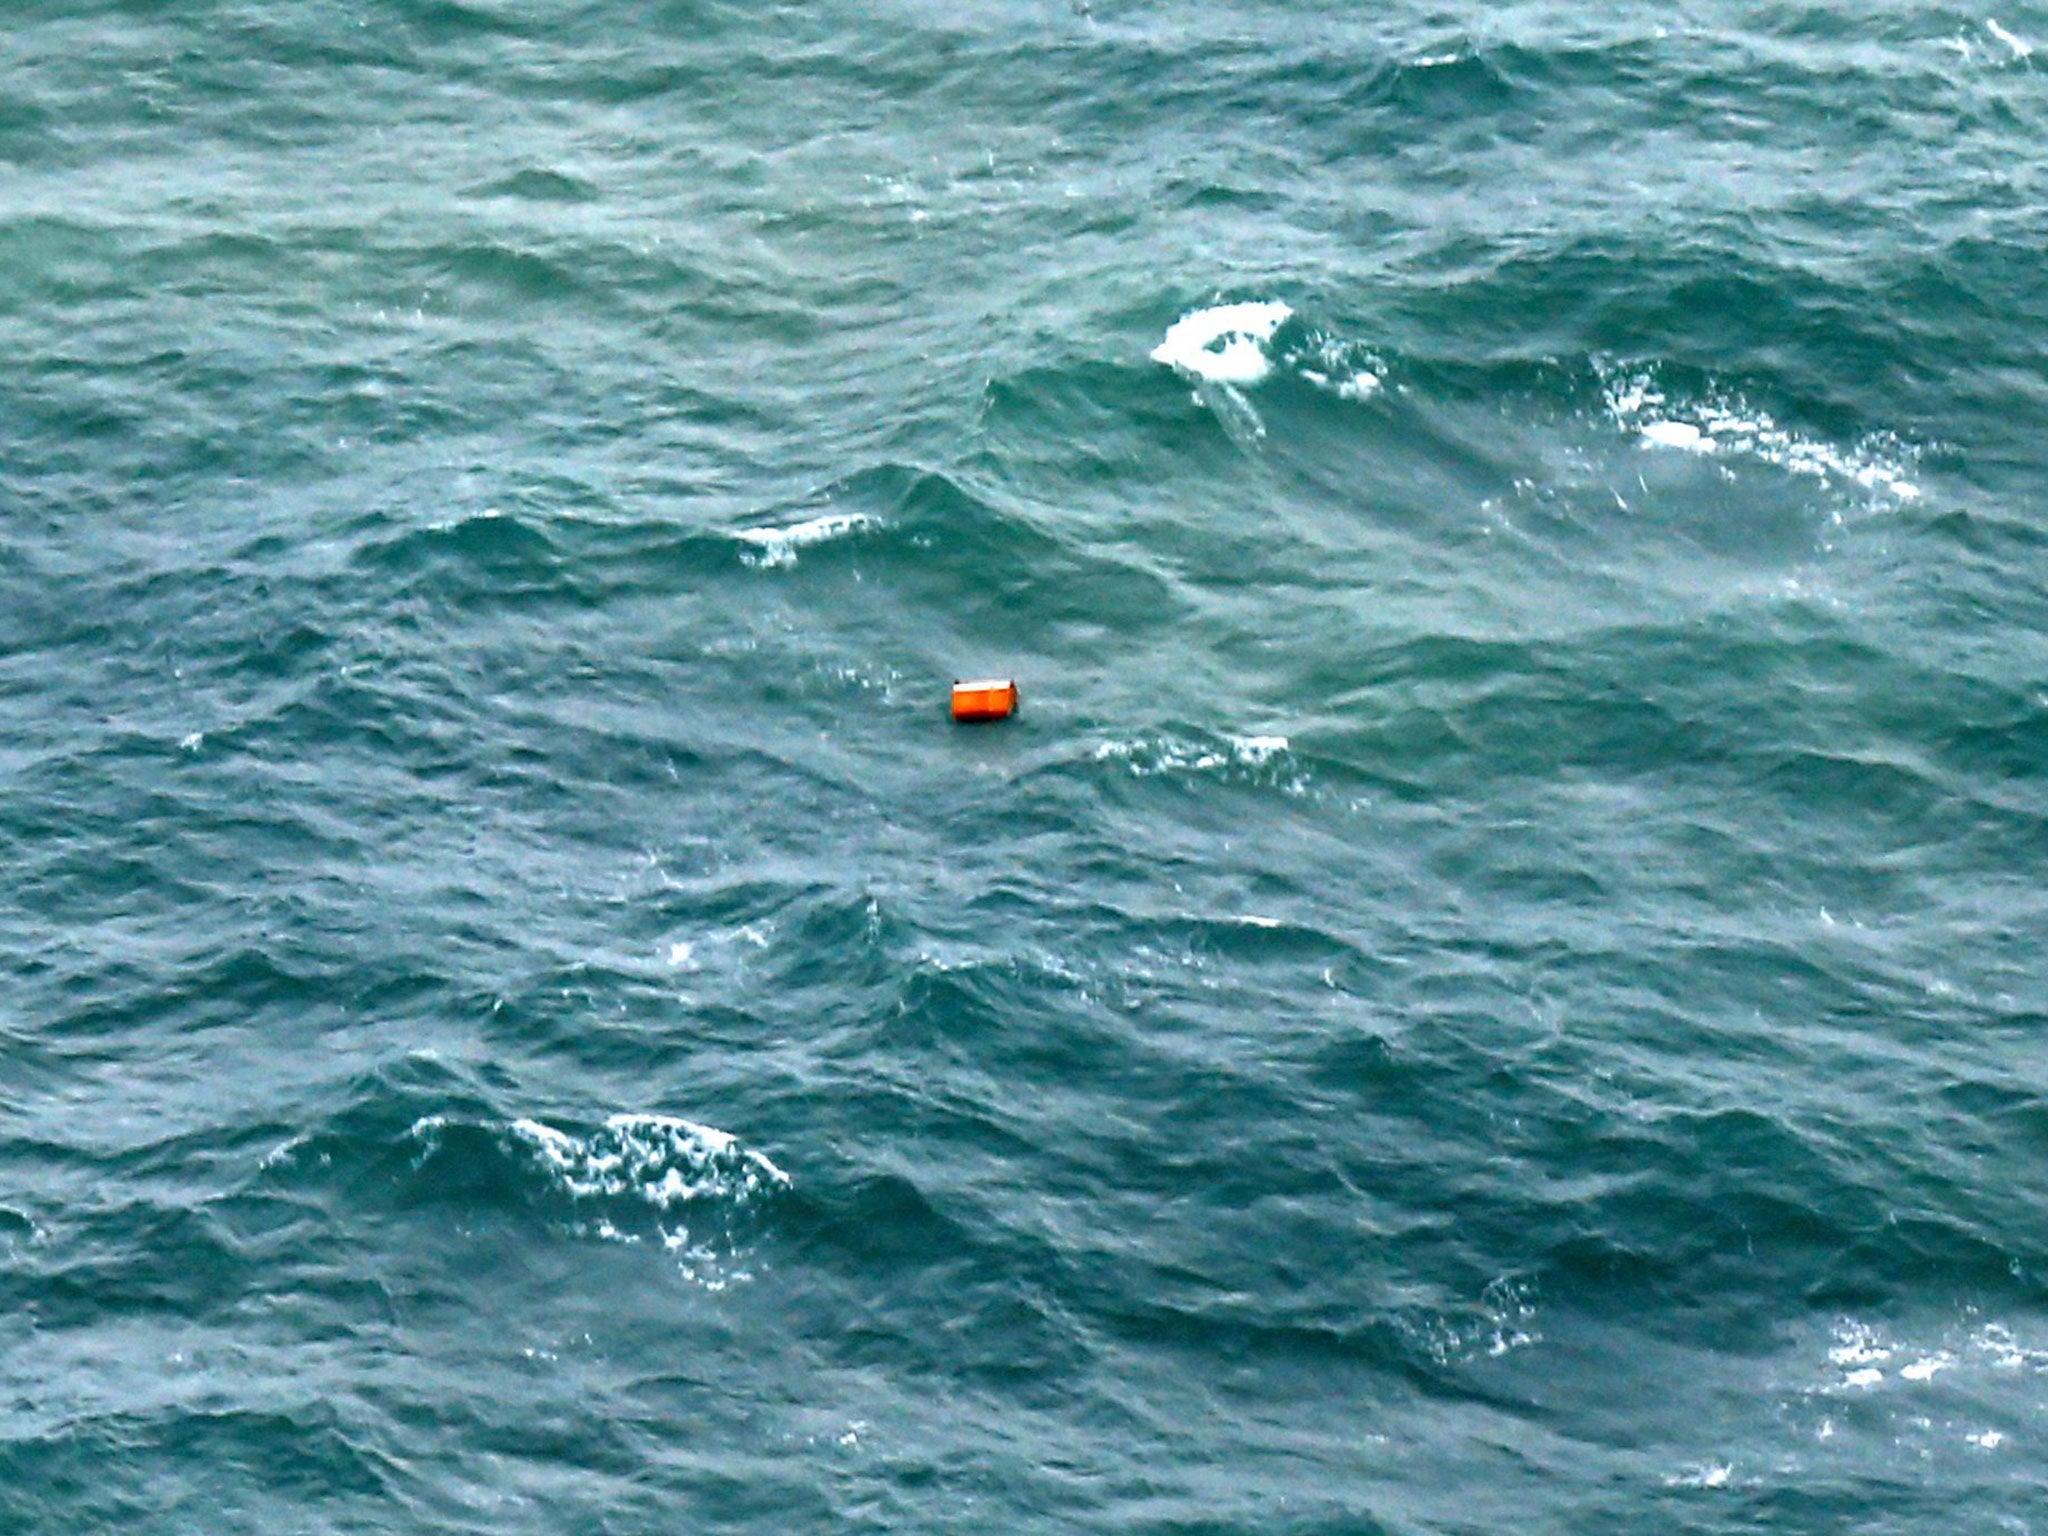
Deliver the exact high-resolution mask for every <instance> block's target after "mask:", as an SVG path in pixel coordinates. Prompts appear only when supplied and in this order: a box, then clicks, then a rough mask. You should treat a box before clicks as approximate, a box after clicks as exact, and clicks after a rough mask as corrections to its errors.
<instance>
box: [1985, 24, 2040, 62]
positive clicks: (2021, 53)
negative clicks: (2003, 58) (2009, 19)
mask: <svg viewBox="0 0 2048 1536" xmlns="http://www.w3.org/2000/svg"><path fill="white" fill-rule="evenodd" d="M1984 30H1985V31H1986V32H1989V33H1990V34H1991V35H1992V36H1993V37H1995V38H1997V39H1998V40H1999V41H2000V42H2001V43H2003V44H2005V46H2006V47H2007V48H2008V49H2010V50H2011V52H2012V56H2013V57H2014V58H2016V59H2022V60H2024V59H2031V58H2032V57H2033V56H2034V45H2033V44H2032V43H2030V42H2028V41H2027V40H2026V39H2025V38H2022V37H2015V36H2013V34H2012V33H2010V32H2008V31H2006V30H2005V28H2004V27H2002V26H2000V25H1999V24H1998V20H1997V18H1996V17H1986V18H1985V20H1984Z"/></svg>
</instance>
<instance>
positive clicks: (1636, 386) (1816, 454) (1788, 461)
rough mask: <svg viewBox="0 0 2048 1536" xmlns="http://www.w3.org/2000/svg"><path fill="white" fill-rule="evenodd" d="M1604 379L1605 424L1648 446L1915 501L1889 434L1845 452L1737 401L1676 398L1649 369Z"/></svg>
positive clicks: (1610, 373) (1901, 454) (1716, 395)
mask: <svg viewBox="0 0 2048 1536" xmlns="http://www.w3.org/2000/svg"><path fill="white" fill-rule="evenodd" d="M1601 373H1602V383H1603V385H1604V386H1605V394H1606V406H1607V414H1608V417H1609V419H1610V420H1612V421H1613V422H1614V424H1615V425H1616V426H1618V427H1620V428H1621V429H1622V430H1623V431H1625V432H1633V433H1634V434H1636V436H1637V437H1638V439H1639V440H1640V441H1641V442H1642V443H1643V445H1644V446H1645V447H1652V448H1671V449H1678V450H1680V451H1683V452H1689V453H1701V454H1721V455H1724V456H1728V457H1734V458H1748V459H1753V460H1755V461H1757V462H1759V463H1763V464H1769V465H1771V466H1773V467H1774V468H1777V469H1782V470H1785V471H1787V472H1788V473H1791V474H1795V475H1803V476H1806V477H1808V478H1810V479H1814V480H1819V481H1822V482H1827V483H1837V484H1847V485H1852V486H1856V487H1859V488H1860V489H1862V490H1864V491H1867V492H1869V493H1871V494H1872V495H1874V496H1880V497H1885V498H1889V499H1890V500H1892V501H1898V502H1907V501H1913V500H1916V499H1917V498H1918V497H1919V495H1920V487H1919V486H1917V485H1915V484H1914V483H1913V481H1912V480H1911V479H1910V478H1909V477H1908V474H1907V465H1908V464H1909V463H1910V461H1911V458H1912V454H1911V452H1910V450H1908V449H1906V448H1905V447H1904V446H1903V445H1901V444H1900V443H1899V442H1897V440H1896V439H1893V438H1890V437H1888V436H1886V435H1883V434H1876V435H1873V436H1871V437H1868V438H1865V439H1864V440H1863V441H1862V442H1861V443H1858V444H1855V445H1853V446H1849V447H1842V446H1839V445H1837V444H1833V443H1827V442H1822V441H1820V440H1819V439H1817V438H1811V437H1803V436H1801V435H1799V434H1798V433H1796V432H1791V431H1788V430H1787V429H1785V428H1784V427H1781V426H1779V425H1778V423H1777V422H1776V421H1774V420H1773V419H1772V418H1771V417H1770V415H1769V414H1768V413H1767V412H1764V411H1760V410H1756V409H1754V408H1753V407H1751V406H1750V405H1749V404H1748V403H1747V402H1745V401H1744V400H1742V399H1741V397H1740V396H1737V395H1732V394H1726V393H1721V392H1710V393H1708V394H1707V395H1706V396H1705V397H1703V398H1699V399H1692V400H1674V399H1672V398H1671V397H1670V396H1668V395H1667V394H1666V393H1665V391H1664V389H1663V387H1662V385H1661V384H1660V382H1659V381H1658V378H1657V375H1656V373H1655V371H1654V370H1653V369H1650V368H1628V369H1615V368H1611V367H1607V366H1605V365H1602V366H1601Z"/></svg>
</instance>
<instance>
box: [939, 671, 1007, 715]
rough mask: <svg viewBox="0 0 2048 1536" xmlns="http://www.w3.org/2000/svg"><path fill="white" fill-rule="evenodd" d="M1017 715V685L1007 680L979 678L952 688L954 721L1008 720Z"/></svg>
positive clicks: (1005, 678)
mask: <svg viewBox="0 0 2048 1536" xmlns="http://www.w3.org/2000/svg"><path fill="white" fill-rule="evenodd" d="M1015 713H1017V685H1016V684H1015V683H1013V682H1011V681H1010V680H1009V679H1008V678H1007V677H978V678H974V679H972V680H970V681H967V682H960V683H955V684H954V685H953V718H954V719H955V720H1007V719H1009V718H1010V716H1012V715H1014V714H1015Z"/></svg>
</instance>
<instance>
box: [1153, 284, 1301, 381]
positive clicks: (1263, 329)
mask: <svg viewBox="0 0 2048 1536" xmlns="http://www.w3.org/2000/svg"><path fill="white" fill-rule="evenodd" d="M1293 313H1294V310H1293V308H1292V307H1291V306H1289V305H1287V304H1284V303H1282V302H1281V301H1280V300H1278V299H1253V300H1247V301H1246V302H1243V303H1239V304H1218V305H1216V306H1214V307H1212V308H1209V309H1197V310H1193V311H1191V312H1190V313H1188V314H1185V315H1182V316H1181V317H1180V318H1179V319H1178V320H1176V321H1174V323H1173V324H1172V325H1170V326H1168V327H1167V330H1166V337H1165V339H1164V340H1163V341H1161V342H1160V343H1159V345H1158V346H1156V347H1154V348H1153V349H1152V360H1153V361H1154V362H1155V363H1164V364H1166V366H1167V367H1169V368H1172V369H1174V370H1176V371H1177V372H1180V373H1183V374H1186V375H1187V376H1189V377H1190V378H1195V379H1201V380H1205V381H1207V382H1208V383H1211V384H1237V385H1244V384H1256V383H1258V382H1259V381H1260V380H1261V379H1263V378H1265V377H1266V375H1267V374H1269V373H1271V372H1272V371H1273V359H1272V357H1271V355H1270V354H1269V353H1268V351H1267V346H1268V344H1269V343H1270V342H1271V341H1272V340H1273V337H1274V335H1275V334H1276V333H1277V332H1278V331H1279V329H1280V327H1281V326H1282V325H1284V324H1286V322H1287V320H1288V317H1289V316H1291V315H1292V314H1293Z"/></svg>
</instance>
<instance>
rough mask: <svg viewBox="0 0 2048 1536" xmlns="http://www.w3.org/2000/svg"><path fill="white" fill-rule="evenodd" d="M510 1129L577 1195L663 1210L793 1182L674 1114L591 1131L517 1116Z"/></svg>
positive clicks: (716, 1133) (614, 1122) (612, 1122)
mask: <svg viewBox="0 0 2048 1536" xmlns="http://www.w3.org/2000/svg"><path fill="white" fill-rule="evenodd" d="M512 1134H513V1135H514V1136H515V1137H517V1138H518V1139H519V1140H520V1141H521V1142H523V1143H525V1145H526V1146H527V1147H528V1148H529V1149H530V1150H531V1151H532V1152H533V1154H534V1156H535V1159H536V1160H537V1161H538V1162H539V1163H540V1165H541V1166H542V1167H543V1168H545V1169H546V1170H547V1172H548V1175H549V1177H550V1178H551V1179H552V1180H553V1181H554V1183H555V1185H556V1186H557V1187H558V1188H559V1189H560V1190H561V1191H562V1192H563V1193H564V1194H566V1195H568V1196H569V1197H570V1198H571V1199H572V1200H585V1199H592V1198H612V1199H618V1198H625V1199H631V1200H638V1201H641V1202H643V1203H645V1204H647V1205H650V1206H654V1207H656V1208H657V1209H660V1210H664V1211H666V1210H669V1209H670V1208H672V1207H674V1206H676V1205H680V1204H684V1203H687V1202H692V1201H698V1200H712V1199H716V1200H729V1201H735V1202H744V1201H747V1200H750V1199H752V1198H754V1197H755V1196H757V1195H761V1194H764V1193H767V1192H768V1191H770V1190H775V1189H783V1188H787V1187H788V1185H789V1175H788V1174H786V1173H784V1172H783V1171H782V1170H781V1169H780V1168H778V1167H776V1166H775V1164H774V1163H772V1162H770V1161H769V1160H768V1159H767V1158H766V1157H765V1156H763V1155H762V1154H761V1153H759V1152H756V1151H753V1150H752V1149H751V1148H748V1147H744V1146H742V1145H741V1144H740V1142H739V1138H737V1137H736V1136H733V1135H732V1134H731V1133H730V1132H727V1131H721V1130H719V1129H718V1128H717V1127H715V1126H709V1125H700V1124H698V1123H697V1122H696V1121H694V1120H684V1119H681V1118H680V1117H678V1116H675V1115H645V1114H621V1115H613V1116H612V1117H611V1118H610V1119H608V1120H606V1121H605V1123H604V1126H603V1128H602V1129H600V1130H597V1131H593V1132H592V1133H591V1134H590V1135H588V1136H574V1135H571V1134H570V1133H569V1132H567V1131H562V1130H557V1129H556V1128H555V1127H553V1126H551V1125H546V1124H544V1123H542V1122H541V1121H539V1120H515V1121H513V1122H512Z"/></svg>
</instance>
